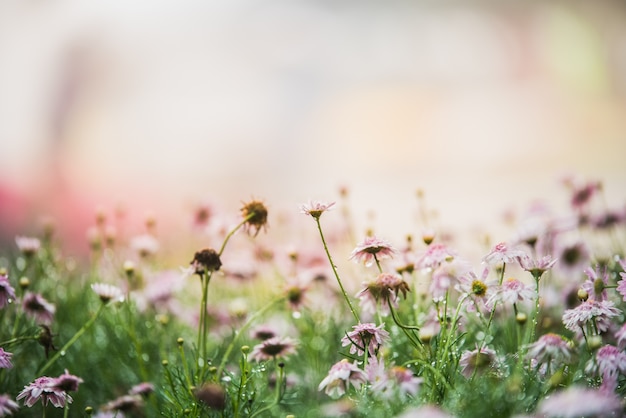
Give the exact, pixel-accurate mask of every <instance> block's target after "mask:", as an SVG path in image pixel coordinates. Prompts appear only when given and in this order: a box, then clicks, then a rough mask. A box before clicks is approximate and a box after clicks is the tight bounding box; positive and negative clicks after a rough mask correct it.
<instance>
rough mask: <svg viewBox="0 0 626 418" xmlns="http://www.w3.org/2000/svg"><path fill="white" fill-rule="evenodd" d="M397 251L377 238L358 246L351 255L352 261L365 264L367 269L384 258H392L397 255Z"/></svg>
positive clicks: (367, 240)
mask: <svg viewBox="0 0 626 418" xmlns="http://www.w3.org/2000/svg"><path fill="white" fill-rule="evenodd" d="M396 252H397V251H396V249H395V248H393V247H392V246H391V244H389V243H388V242H387V241H384V240H382V239H380V238H376V237H367V238H365V240H363V242H361V243H360V244H359V245H357V246H356V248H355V249H354V250H352V253H351V254H350V260H354V261H356V262H363V263H365V266H366V267H369V266H371V265H372V264H374V261H376V260H378V261H380V260H382V259H384V258H392V257H393V256H394V255H395V254H396Z"/></svg>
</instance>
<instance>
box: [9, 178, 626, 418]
mask: <svg viewBox="0 0 626 418" xmlns="http://www.w3.org/2000/svg"><path fill="white" fill-rule="evenodd" d="M565 186H566V187H564V193H563V195H564V199H566V203H567V204H566V205H564V206H565V207H566V208H567V210H565V211H562V212H560V211H554V210H553V209H551V208H550V207H548V206H547V205H542V204H537V203H535V204H532V205H531V204H529V206H528V207H525V208H519V215H518V216H516V217H515V218H514V219H509V223H508V224H507V225H506V228H501V229H500V230H503V231H507V232H506V233H504V235H503V236H490V237H489V238H488V239H482V240H479V239H475V240H474V241H473V242H472V243H471V245H472V247H471V248H468V246H467V245H460V241H459V240H458V239H457V237H456V236H455V234H454V231H439V230H438V229H437V227H436V226H434V225H433V222H432V220H431V219H429V218H428V216H426V215H424V216H421V217H419V219H418V220H406V237H405V239H403V240H401V241H400V242H392V241H391V240H389V239H388V238H387V237H385V231H374V230H365V231H361V230H358V229H356V228H355V226H354V225H353V223H352V216H351V214H352V212H353V211H354V209H355V208H353V207H350V204H349V199H348V198H347V192H346V193H342V194H340V196H339V198H338V199H337V201H333V200H328V201H317V200H315V201H310V202H307V203H302V204H301V205H300V206H299V207H298V204H297V203H294V207H293V208H292V209H290V211H286V212H284V213H282V212H281V213H280V216H279V213H278V212H279V211H276V212H274V209H273V208H272V205H271V202H265V201H263V200H258V199H253V200H250V201H248V202H245V203H242V205H241V209H240V211H239V213H221V212H219V211H217V210H216V209H215V208H214V207H212V206H210V205H199V206H198V207H197V208H196V209H195V211H194V212H193V213H189V222H188V223H187V224H188V226H189V228H188V229H187V230H181V231H178V232H177V233H176V234H172V233H170V232H168V233H163V232H162V231H160V230H159V222H158V217H151V218H148V219H146V221H145V223H144V224H143V225H142V226H141V227H140V228H137V229H131V228H125V227H123V215H121V214H118V213H116V214H108V213H106V212H104V211H98V212H97V213H95V214H94V221H93V227H92V228H90V229H89V231H86V238H85V246H88V247H89V255H88V257H80V256H75V255H73V254H67V253H66V252H65V249H64V244H63V242H61V240H60V239H59V238H58V237H57V235H56V234H55V232H56V230H55V228H56V226H55V224H54V222H53V220H52V221H50V220H49V221H47V222H45V223H43V224H41V225H40V227H39V229H38V231H39V232H38V233H37V234H32V235H24V236H18V237H15V245H14V246H13V247H11V248H4V249H2V250H1V251H2V252H1V253H0V321H1V322H2V327H1V328H0V376H1V378H0V416H16V417H33V416H42V417H88V416H93V417H118V418H122V417H158V416H163V417H339V416H344V417H404V418H408V417H435V418H436V417H572V418H573V417H583V416H584V417H605V416H606V417H611V416H614V417H620V416H624V414H626V398H625V394H626V389H625V383H626V351H625V349H626V324H625V323H626V317H625V314H624V312H625V310H624V309H625V307H626V302H625V301H626V273H624V270H626V258H625V254H624V246H625V244H626V206H624V205H622V206H621V207H617V208H615V207H608V206H607V205H606V203H605V201H606V199H605V198H606V196H604V193H605V192H604V189H603V187H602V184H601V183H599V182H594V181H588V182H570V183H567V184H566V185H565ZM422 213H426V212H422ZM494 222H500V221H494ZM170 234H171V235H170ZM181 242H182V243H184V244H179V243H181ZM169 243H176V244H175V245H174V244H172V245H171V246H169V247H168V245H170V244H169ZM172 247H176V250H175V251H174V250H172ZM167 248H169V249H170V250H169V252H168V251H166V250H165V249H167ZM466 254H467V255H466ZM475 254H479V256H478V257H475V256H474V255H475Z"/></svg>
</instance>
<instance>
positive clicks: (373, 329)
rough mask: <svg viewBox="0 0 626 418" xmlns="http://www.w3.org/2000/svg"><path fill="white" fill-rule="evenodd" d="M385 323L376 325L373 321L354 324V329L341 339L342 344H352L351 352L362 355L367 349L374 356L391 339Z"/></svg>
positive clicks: (343, 345)
mask: <svg viewBox="0 0 626 418" xmlns="http://www.w3.org/2000/svg"><path fill="white" fill-rule="evenodd" d="M383 327H384V324H380V325H379V326H376V324H373V323H367V324H357V325H354V326H353V327H352V328H353V331H350V332H349V333H347V335H346V336H345V337H343V338H342V339H341V343H342V344H341V346H342V347H345V346H348V345H349V346H350V354H354V353H357V355H359V356H362V355H363V354H364V353H365V351H366V350H367V352H368V355H369V356H374V355H376V353H377V352H378V349H379V348H380V346H381V345H382V344H384V343H385V342H387V341H388V340H389V333H388V332H387V331H385V329H384V328H383Z"/></svg>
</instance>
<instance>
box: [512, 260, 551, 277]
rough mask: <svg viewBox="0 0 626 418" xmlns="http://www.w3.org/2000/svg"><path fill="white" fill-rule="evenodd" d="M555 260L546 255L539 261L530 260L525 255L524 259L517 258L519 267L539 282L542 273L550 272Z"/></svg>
mask: <svg viewBox="0 0 626 418" xmlns="http://www.w3.org/2000/svg"><path fill="white" fill-rule="evenodd" d="M556 262H557V259H556V258H552V256H551V255H546V256H544V257H542V258H540V259H536V258H531V257H530V256H528V255H526V256H524V257H520V258H519V263H520V266H522V268H523V269H524V270H526V271H527V272H529V273H530V274H532V276H533V277H534V278H535V280H539V278H540V277H541V276H543V273H545V272H546V271H548V270H550V269H551V268H552V267H554V265H555V264H556Z"/></svg>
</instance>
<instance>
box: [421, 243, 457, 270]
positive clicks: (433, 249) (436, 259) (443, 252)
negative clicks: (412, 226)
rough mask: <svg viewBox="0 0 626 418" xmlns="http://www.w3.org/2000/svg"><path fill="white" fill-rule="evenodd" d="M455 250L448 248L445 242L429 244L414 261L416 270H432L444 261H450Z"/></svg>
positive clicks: (454, 254)
mask: <svg viewBox="0 0 626 418" xmlns="http://www.w3.org/2000/svg"><path fill="white" fill-rule="evenodd" d="M454 257H456V252H455V251H452V250H450V249H449V248H448V247H447V246H446V245H445V244H431V245H429V246H428V248H427V249H426V252H425V253H424V254H422V255H421V256H420V258H419V259H418V260H417V262H416V263H415V267H416V268H417V269H418V270H432V269H434V268H436V267H438V266H439V265H440V264H441V263H443V262H444V261H452V260H453V259H454Z"/></svg>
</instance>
